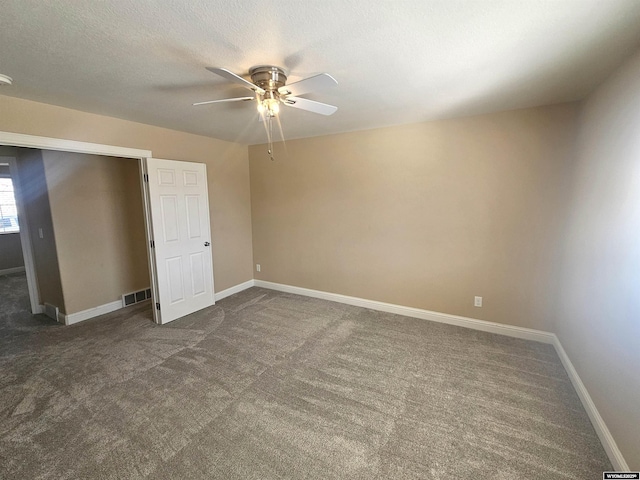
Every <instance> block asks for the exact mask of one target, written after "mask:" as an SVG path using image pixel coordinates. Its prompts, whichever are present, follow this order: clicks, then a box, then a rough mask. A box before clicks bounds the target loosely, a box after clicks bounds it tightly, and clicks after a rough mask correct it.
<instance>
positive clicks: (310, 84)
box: [278, 73, 338, 96]
mask: <svg viewBox="0 0 640 480" xmlns="http://www.w3.org/2000/svg"><path fill="white" fill-rule="evenodd" d="M337 84H338V82H337V81H336V79H335V78H333V77H332V76H331V75H329V74H328V73H320V74H318V75H314V76H313V77H309V78H305V79H302V80H299V81H297V82H293V83H290V84H289V85H284V86H282V87H280V88H279V89H278V93H279V94H280V95H295V96H298V95H304V94H305V93H309V92H313V91H316V90H321V89H323V88H328V87H334V86H336V85H337Z"/></svg>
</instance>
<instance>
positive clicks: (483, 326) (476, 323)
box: [255, 280, 555, 344]
mask: <svg viewBox="0 0 640 480" xmlns="http://www.w3.org/2000/svg"><path fill="white" fill-rule="evenodd" d="M255 286H256V287H263V288H269V289H271V290H278V291H280V292H287V293H295V294H298V295H304V296H307V297H313V298H321V299H323V300H330V301H332V302H338V303H346V304H348V305H354V306H356V307H364V308H370V309H371V310H378V311H381V312H387V313H395V314H397V315H404V316H405V317H413V318H421V319H423V320H431V321H432V322H439V323H447V324H449V325H456V326H458V327H466V328H472V329H473V330H482V331H483V332H490V333H497V334H499V335H506V336H508V337H516V338H523V339H526V340H533V341H536V342H542V343H551V344H552V343H553V342H554V337H555V336H554V335H553V334H552V333H549V332H543V331H541V330H534V329H532V328H524V327H516V326H513V325H504V324H501V323H495V322H488V321H486V320H477V319H475V318H469V317H461V316H458V315H450V314H448V313H440V312H432V311H430V310H422V309H420V308H413V307H405V306H402V305H395V304H393V303H384V302H378V301H375V300H367V299H364V298H358V297H349V296H347V295H340V294H337V293H329V292H321V291H319V290H311V289H308V288H301V287H293V286H291V285H283V284H281V283H273V282H266V281H264V280H255Z"/></svg>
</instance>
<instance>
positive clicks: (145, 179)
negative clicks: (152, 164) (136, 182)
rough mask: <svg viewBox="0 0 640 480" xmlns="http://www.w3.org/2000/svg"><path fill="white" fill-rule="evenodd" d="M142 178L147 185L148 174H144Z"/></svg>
mask: <svg viewBox="0 0 640 480" xmlns="http://www.w3.org/2000/svg"><path fill="white" fill-rule="evenodd" d="M143 178H144V181H145V182H147V183H149V175H148V174H146V173H145V174H144V175H143Z"/></svg>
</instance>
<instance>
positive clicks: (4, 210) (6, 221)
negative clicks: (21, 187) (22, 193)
mask: <svg viewBox="0 0 640 480" xmlns="http://www.w3.org/2000/svg"><path fill="white" fill-rule="evenodd" d="M19 231H20V227H19V226H18V210H17V208H16V197H15V196H14V194H13V182H12V181H11V179H10V178H0V234H3V233H16V232H19Z"/></svg>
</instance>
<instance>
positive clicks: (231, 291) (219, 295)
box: [215, 279, 255, 302]
mask: <svg viewBox="0 0 640 480" xmlns="http://www.w3.org/2000/svg"><path fill="white" fill-rule="evenodd" d="M254 285H255V280H253V279H251V280H247V281H246V282H243V283H239V284H238V285H234V286H233V287H229V288H227V289H226V290H222V291H221V292H216V294H215V300H216V302H217V301H220V300H222V299H223V298H227V297H228V296H230V295H233V294H234V293H238V292H241V291H243V290H246V289H247V288H251V287H253V286H254Z"/></svg>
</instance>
